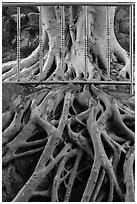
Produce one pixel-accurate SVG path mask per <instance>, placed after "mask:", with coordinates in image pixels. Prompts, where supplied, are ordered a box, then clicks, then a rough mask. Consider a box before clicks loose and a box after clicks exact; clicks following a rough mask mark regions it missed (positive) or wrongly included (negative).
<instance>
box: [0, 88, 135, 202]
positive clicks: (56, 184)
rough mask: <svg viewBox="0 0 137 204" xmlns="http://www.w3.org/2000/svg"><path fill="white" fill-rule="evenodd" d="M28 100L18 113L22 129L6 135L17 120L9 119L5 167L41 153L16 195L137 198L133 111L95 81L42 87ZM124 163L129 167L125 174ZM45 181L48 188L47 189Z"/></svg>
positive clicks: (61, 198) (26, 198)
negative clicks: (44, 187)
mask: <svg viewBox="0 0 137 204" xmlns="http://www.w3.org/2000/svg"><path fill="white" fill-rule="evenodd" d="M27 101H28V102H27ZM27 101H26V104H27V105H26V106H24V107H26V108H27V109H26V108H23V109H21V110H20V109H19V110H20V111H19V112H17V113H15V115H17V116H20V117H21V118H22V119H20V124H21V126H22V128H21V129H20V130H19V129H18V131H19V132H18V133H16V134H13V135H12V134H11V133H12V132H11V131H10V132H9V133H8V134H7V136H6V137H5V136H4V134H5V133H4V132H5V131H6V132H8V129H9V127H10V128H11V127H12V122H8V123H7V122H6V123H5V125H4V132H3V133H4V134H3V141H4V144H3V167H4V168H5V166H8V164H9V163H11V162H12V161H13V160H14V161H16V159H18V158H20V159H21V158H24V160H25V156H28V155H37V154H38V153H39V154H41V156H40V158H39V160H38V162H37V164H36V167H35V169H34V172H33V173H32V175H31V176H30V178H29V179H28V181H27V182H26V183H25V185H24V186H22V188H21V190H20V191H19V192H18V194H17V195H16V196H15V198H14V199H13V201H22V202H23V201H24V202H28V201H30V199H31V198H32V197H33V198H35V197H36V196H37V195H39V196H44V194H43V193H44V192H45V199H46V196H47V197H48V198H50V201H57V202H61V201H98V200H99V201H104V200H105V201H111V202H113V201H115V200H117V201H127V200H128V201H131V200H133V195H134V177H133V172H134V170H133V162H134V154H133V151H130V149H132V147H133V144H134V136H133V134H134V131H133V126H134V119H135V118H134V115H133V111H132V112H129V110H128V109H126V108H124V106H123V105H121V106H119V105H118V103H117V102H116V100H115V99H114V98H112V97H110V96H109V95H108V94H106V93H105V92H103V91H102V90H100V89H98V88H96V87H95V86H90V87H87V86H85V87H84V88H83V87H82V86H74V85H73V86H71V85H66V86H63V87H62V86H58V87H52V89H50V87H49V89H46V87H45V89H42V90H41V89H40V87H39V88H38V91H37V93H36V94H31V95H30V96H28V97H27ZM30 101H31V103H30ZM28 104H29V105H28ZM121 107H122V108H123V109H122V110H123V111H121ZM15 110H16V109H15ZM26 110H27V112H28V113H29V114H27V112H26ZM123 112H124V114H123ZM8 115H9V114H8ZM7 121H11V119H10V115H9V120H7ZM13 121H14V118H13ZM112 121H113V122H112ZM9 123H10V124H9ZM22 124H23V125H22ZM119 124H120V130H121V129H122V132H121V131H118V128H119ZM9 135H11V136H10V138H9ZM7 137H8V139H7ZM5 138H6V142H5ZM9 140H10V141H9ZM130 153H131V154H130ZM121 159H124V160H123V163H121ZM123 164H124V165H123ZM119 168H120V169H122V168H123V169H124V170H123V174H122V175H121V177H119V174H118V172H117V171H118V169H119ZM121 172H122V171H121ZM49 178H50V179H51V180H50V185H49V184H48V183H47V182H49ZM123 181H124V183H123ZM43 182H44V183H45V184H44V185H47V188H46V189H45V190H44V191H41V190H40V186H42V185H43V184H42V183H43ZM125 185H126V196H124V189H125V187H124V186H125ZM78 187H80V188H81V190H80V192H81V193H80V194H78V198H76V197H75V194H76V193H75V189H77V188H78ZM104 189H106V191H104ZM116 195H117V196H116ZM73 196H74V197H73Z"/></svg>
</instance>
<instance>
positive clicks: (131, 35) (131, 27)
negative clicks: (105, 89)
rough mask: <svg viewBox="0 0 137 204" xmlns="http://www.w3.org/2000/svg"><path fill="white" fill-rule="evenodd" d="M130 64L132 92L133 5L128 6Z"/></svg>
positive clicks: (132, 87)
mask: <svg viewBox="0 0 137 204" xmlns="http://www.w3.org/2000/svg"><path fill="white" fill-rule="evenodd" d="M129 19H130V22H129V23H130V43H129V44H130V66H131V69H130V70H131V73H130V74H131V84H130V93H131V94H133V93H134V83H133V80H134V70H133V61H134V51H133V42H134V33H133V20H134V6H133V5H131V6H130V18H129Z"/></svg>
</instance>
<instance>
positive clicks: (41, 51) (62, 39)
mask: <svg viewBox="0 0 137 204" xmlns="http://www.w3.org/2000/svg"><path fill="white" fill-rule="evenodd" d="M34 4H35V3H34ZM39 8H40V12H39V46H40V52H39V69H40V78H39V81H28V82H27V81H25V82H24V81H21V80H20V61H21V59H20V38H21V36H20V35H21V22H20V6H17V75H18V76H17V82H18V83H21V84H25V83H26V84H35V83H36V84H38V83H40V84H41V83H43V84H61V83H62V84H64V83H65V84H67V83H74V84H78V83H79V84H90V83H91V84H108V85H130V93H131V94H133V92H134V84H135V82H134V76H133V73H134V71H133V60H134V59H133V55H134V53H133V42H134V40H133V39H134V38H133V37H134V36H133V20H134V14H133V12H134V5H133V4H130V43H129V44H130V66H131V80H130V81H129V82H127V81H109V80H111V78H110V71H111V70H110V62H111V61H110V60H111V59H110V57H111V56H110V55H111V53H110V40H111V39H110V10H109V5H107V7H106V9H107V12H106V25H107V28H106V35H107V59H108V66H107V77H108V81H105V82H104V81H75V82H74V81H42V69H43V30H42V9H41V8H42V6H39ZM84 8H85V12H84V13H85V18H84V21H85V23H84V24H85V28H84V60H85V80H87V66H88V60H87V58H88V12H87V5H85V7H84ZM64 57H65V5H62V6H61V68H62V73H63V70H64ZM62 76H63V74H62ZM9 83H11V82H9ZM13 83H16V82H13Z"/></svg>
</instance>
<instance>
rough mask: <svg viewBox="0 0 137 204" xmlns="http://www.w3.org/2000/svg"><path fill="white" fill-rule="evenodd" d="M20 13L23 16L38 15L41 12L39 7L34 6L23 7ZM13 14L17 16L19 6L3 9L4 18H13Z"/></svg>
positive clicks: (4, 7)
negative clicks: (32, 13)
mask: <svg viewBox="0 0 137 204" xmlns="http://www.w3.org/2000/svg"><path fill="white" fill-rule="evenodd" d="M20 8H21V9H20V12H21V13H23V14H25V15H26V14H28V13H31V12H36V13H38V12H39V10H38V8H37V6H35V5H32V6H21V7H20ZM12 14H17V6H3V7H2V15H3V16H11V15H12Z"/></svg>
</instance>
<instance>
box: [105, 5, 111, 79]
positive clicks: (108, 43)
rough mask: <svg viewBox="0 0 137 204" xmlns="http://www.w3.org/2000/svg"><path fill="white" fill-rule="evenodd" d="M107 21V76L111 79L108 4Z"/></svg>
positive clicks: (108, 10)
mask: <svg viewBox="0 0 137 204" xmlns="http://www.w3.org/2000/svg"><path fill="white" fill-rule="evenodd" d="M106 21H107V60H108V65H107V78H108V80H110V60H111V56H110V9H109V6H107V16H106Z"/></svg>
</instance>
